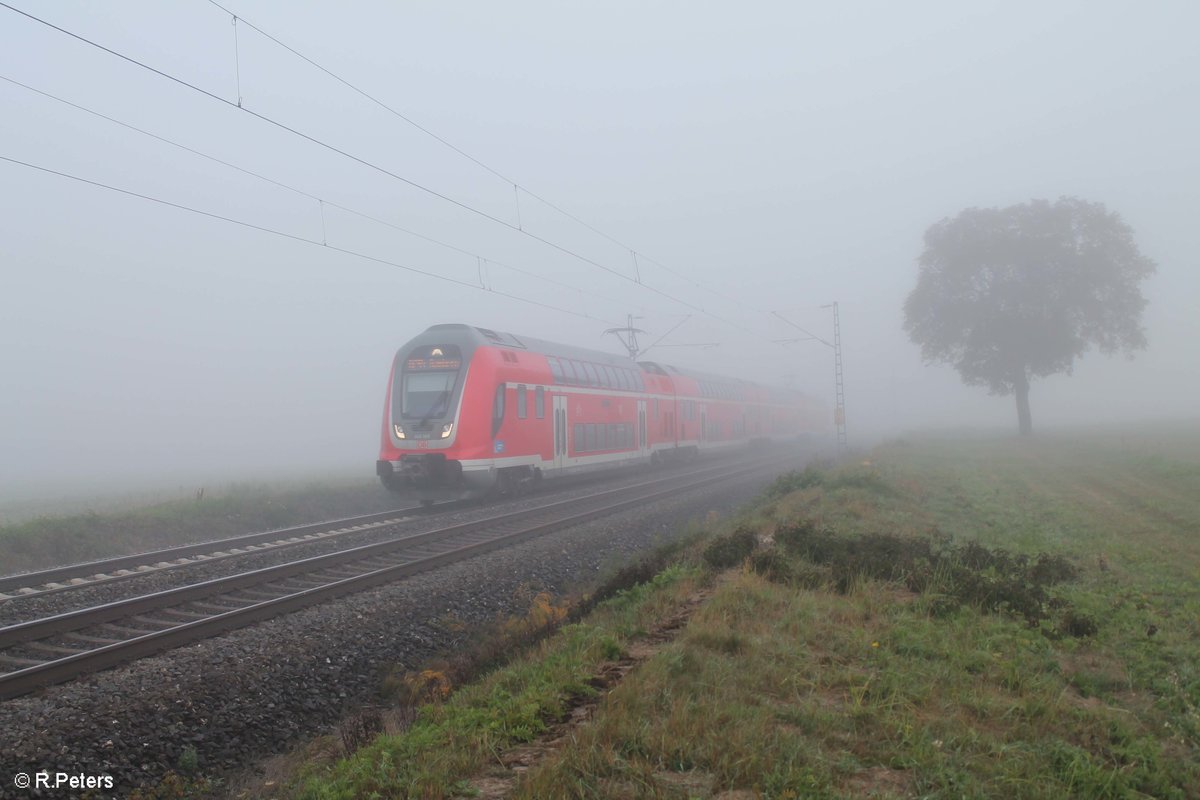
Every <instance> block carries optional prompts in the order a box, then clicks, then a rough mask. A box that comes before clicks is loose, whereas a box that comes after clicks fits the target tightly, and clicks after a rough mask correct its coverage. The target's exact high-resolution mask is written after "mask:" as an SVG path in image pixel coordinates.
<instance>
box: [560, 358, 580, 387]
mask: <svg viewBox="0 0 1200 800" xmlns="http://www.w3.org/2000/svg"><path fill="white" fill-rule="evenodd" d="M562 370H563V378H564V379H565V380H566V382H567V383H579V378H577V377H575V362H574V361H572V360H571V359H569V358H564V359H563V360H562Z"/></svg>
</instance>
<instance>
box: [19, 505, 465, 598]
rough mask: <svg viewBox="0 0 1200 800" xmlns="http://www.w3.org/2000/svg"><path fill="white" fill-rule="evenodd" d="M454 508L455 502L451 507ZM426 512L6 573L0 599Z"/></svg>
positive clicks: (306, 540)
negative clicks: (38, 569)
mask: <svg viewBox="0 0 1200 800" xmlns="http://www.w3.org/2000/svg"><path fill="white" fill-rule="evenodd" d="M457 507H458V506H457V505H455V508H457ZM438 508H439V510H447V509H442V508H440V507H438ZM428 513H430V512H429V511H427V510H425V509H423V508H421V507H419V506H414V507H412V508H398V509H395V510H393V511H383V512H380V513H378V514H366V515H363V516H357V517H348V518H345V519H337V520H329V521H327V522H316V523H312V524H310V525H299V526H297V527H293V528H281V529H278V530H273V531H263V532H260V533H250V534H244V535H241V536H233V537H230V538H228V539H217V540H213V541H207V542H196V543H195V544H188V545H181V546H179V547H169V548H166V549H163V550H153V551H150V552H145V553H135V554H133V555H128V556H116V557H113V558H106V559H103V560H100V561H89V562H87V563H84V564H71V565H68V566H65V567H54V568H53V569H47V570H41V571H38V572H25V573H20V574H17V575H7V576H5V577H3V578H0V603H4V602H7V601H12V600H25V599H29V598H34V597H43V596H45V595H49V594H59V593H62V592H69V591H73V590H76V589H81V588H83V587H85V586H95V585H97V584H102V583H114V582H117V581H123V580H129V579H131V578H137V577H139V576H142V575H149V574H151V573H154V572H161V571H163V570H168V569H180V568H187V567H192V566H197V565H199V564H211V563H213V562H214V561H221V560H225V559H229V558H237V557H239V556H246V555H250V554H252V553H263V552H267V551H268V550H282V549H286V548H288V547H295V546H297V545H303V544H311V543H313V542H319V541H323V540H326V539H331V538H336V537H338V536H344V535H346V534H349V533H359V532H362V531H366V530H371V529H373V528H384V527H387V526H389V525H395V524H397V523H400V522H406V521H408V520H411V519H413V518H414V517H416V516H418V515H421V514H428Z"/></svg>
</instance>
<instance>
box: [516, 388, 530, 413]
mask: <svg viewBox="0 0 1200 800" xmlns="http://www.w3.org/2000/svg"><path fill="white" fill-rule="evenodd" d="M528 416H529V394H528V390H527V389H526V388H525V384H523V383H519V384H517V419H525V418H526V417H528Z"/></svg>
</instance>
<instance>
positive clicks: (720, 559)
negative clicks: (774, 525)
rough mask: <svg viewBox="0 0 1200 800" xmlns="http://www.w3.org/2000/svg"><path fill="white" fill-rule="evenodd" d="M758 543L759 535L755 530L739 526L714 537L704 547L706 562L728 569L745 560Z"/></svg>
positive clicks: (714, 566)
mask: <svg viewBox="0 0 1200 800" xmlns="http://www.w3.org/2000/svg"><path fill="white" fill-rule="evenodd" d="M757 545H758V536H757V535H756V534H755V533H754V531H752V530H750V529H748V528H743V527H739V528H737V529H735V530H734V531H733V532H732V533H727V534H725V535H723V536H718V537H717V538H715V539H713V540H712V542H710V543H709V545H708V547H706V548H704V555H703V558H704V562H705V563H706V564H708V565H709V566H710V567H712V568H713V569H728V568H729V567H733V566H737V565H738V564H740V563H742V562H743V561H745V560H746V557H747V556H749V555H750V553H751V552H753V551H754V548H755V547H756V546H757Z"/></svg>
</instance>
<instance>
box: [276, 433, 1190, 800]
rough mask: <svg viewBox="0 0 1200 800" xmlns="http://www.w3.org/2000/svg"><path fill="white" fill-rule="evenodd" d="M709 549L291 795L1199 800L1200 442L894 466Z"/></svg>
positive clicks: (872, 462)
mask: <svg viewBox="0 0 1200 800" xmlns="http://www.w3.org/2000/svg"><path fill="white" fill-rule="evenodd" d="M712 527H713V528H714V532H715V534H716V537H717V538H716V540H715V541H716V544H709V545H707V547H705V546H703V545H697V546H695V547H693V548H692V549H690V550H689V551H686V552H685V553H684V554H683V555H682V556H681V557H680V559H679V560H678V563H676V564H675V565H674V566H672V567H670V568H669V569H667V570H666V571H665V572H663V573H662V574H660V575H659V577H658V578H657V579H655V580H654V581H653V582H651V583H649V584H646V585H643V586H640V587H638V588H637V589H634V590H631V591H628V592H625V593H623V594H621V595H620V596H619V597H617V598H616V599H615V600H612V601H610V602H608V603H606V604H604V605H602V606H601V607H600V608H599V609H598V610H597V611H596V612H594V613H593V614H592V615H591V616H589V617H587V618H586V619H585V620H584V621H583V622H582V623H580V624H577V625H571V626H568V627H566V628H564V629H563V630H562V631H561V632H560V633H559V634H558V635H557V636H555V637H553V638H551V639H549V640H547V641H545V642H544V643H542V644H541V645H540V646H539V647H538V648H537V649H536V650H535V651H534V652H532V653H530V654H528V655H527V656H525V657H523V658H522V659H519V660H518V661H516V662H514V663H513V664H512V665H510V666H509V667H506V668H504V669H501V670H499V671H497V672H494V673H492V674H491V675H489V676H487V677H486V678H485V679H484V680H482V681H480V682H478V683H476V684H473V685H471V686H468V687H466V688H464V689H463V690H461V691H459V692H456V693H454V694H452V695H451V696H450V697H449V699H447V700H444V701H442V700H439V701H438V702H435V703H433V704H431V705H428V706H425V707H424V708H423V709H422V711H421V713H420V715H419V716H418V717H417V720H416V722H415V723H414V724H413V725H412V726H411V727H409V728H408V729H407V730H406V731H403V732H401V733H399V734H395V735H391V736H384V737H381V738H380V739H378V740H377V741H375V742H374V743H373V744H370V745H368V746H366V747H364V748H362V749H361V750H359V751H358V752H357V753H355V754H354V755H352V756H350V757H349V758H346V759H343V760H341V761H338V762H336V763H332V764H328V763H321V764H312V765H310V767H309V769H308V770H307V773H306V774H305V775H304V776H303V777H302V778H301V779H298V780H296V781H295V782H294V783H293V784H292V785H291V787H290V788H289V789H288V790H287V791H286V792H285V794H289V795H290V796H293V797H304V798H314V799H315V798H351V797H364V796H379V797H447V796H462V797H469V796H477V797H479V796H481V797H498V796H506V795H512V796H517V797H525V798H546V797H597V798H600V797H664V798H691V797H698V798H708V797H719V798H725V799H726V800H733V799H734V798H751V797H764V798H799V797H868V796H871V797H909V796H921V797H947V798H949V797H1004V798H1008V797H1030V798H1041V797H1044V798H1059V797H1081V798H1093V797H1113V798H1118V797H1155V798H1194V797H1200V435H1197V433H1196V432H1195V431H1188V432H1183V433H1176V434H1175V435H1172V436H1169V437H1158V438H1152V437H1147V436H1144V435H1142V436H1125V437H1122V436H1120V435H1108V434H1106V435H1086V436H1085V435H1075V436H1070V437H1066V436H1064V437H1054V436H1043V437H1039V438H1038V439H1036V440H1034V441H1027V442H1026V441H1015V440H1000V439H976V440H962V439H959V440H937V439H914V440H911V441H896V442H892V443H890V444H888V445H885V446H883V447H880V448H878V449H877V450H875V451H873V452H872V453H871V454H869V455H868V456H867V457H866V458H865V459H863V460H862V461H861V462H856V463H853V464H849V465H846V466H842V467H839V468H836V469H833V468H831V469H826V470H809V471H806V472H804V473H798V474H793V475H790V476H786V477H785V478H784V479H781V480H780V481H779V482H777V484H776V485H775V486H774V487H773V488H772V490H771V491H769V492H768V493H767V494H766V495H764V497H763V498H761V500H760V502H759V503H758V504H756V506H755V507H754V508H752V509H749V510H747V512H746V513H745V514H744V515H743V516H742V517H741V518H740V519H736V520H727V521H724V522H718V523H715V524H714V525H713V526H712ZM747 531H751V532H753V533H754V534H755V536H749V537H748V536H746V532H747ZM756 539H757V540H758V544H755V541H756ZM739 548H743V549H739ZM750 548H755V550H754V552H753V553H749V550H750ZM748 553H749V555H748ZM725 565H729V566H725Z"/></svg>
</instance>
